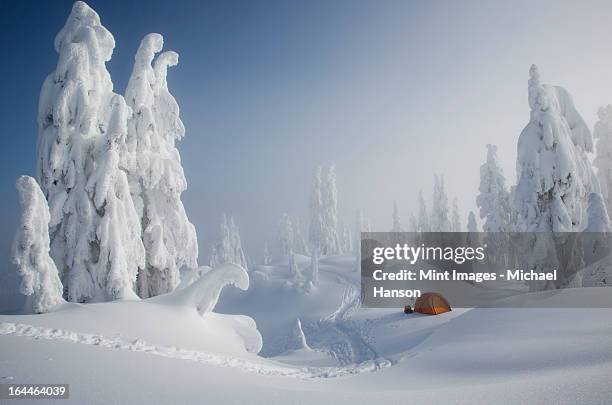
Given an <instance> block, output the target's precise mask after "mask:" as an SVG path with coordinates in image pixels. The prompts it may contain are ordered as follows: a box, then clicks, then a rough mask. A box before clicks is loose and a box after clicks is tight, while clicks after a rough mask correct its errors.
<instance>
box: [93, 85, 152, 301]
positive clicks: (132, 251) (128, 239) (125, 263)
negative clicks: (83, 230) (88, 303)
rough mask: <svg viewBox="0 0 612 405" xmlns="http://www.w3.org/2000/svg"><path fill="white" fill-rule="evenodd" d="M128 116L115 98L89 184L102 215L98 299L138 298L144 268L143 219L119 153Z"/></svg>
mask: <svg viewBox="0 0 612 405" xmlns="http://www.w3.org/2000/svg"><path fill="white" fill-rule="evenodd" d="M127 113H128V108H127V106H126V104H125V100H124V99H123V97H121V96H119V95H115V96H114V97H113V99H112V102H111V113H110V120H109V122H108V127H107V131H106V134H105V138H106V139H105V141H104V142H99V143H98V144H97V145H96V147H95V149H94V150H96V152H95V154H96V156H99V162H98V164H97V165H96V166H95V168H94V169H93V171H92V173H91V176H90V177H89V179H88V182H87V185H86V191H87V193H88V195H89V196H90V198H91V199H92V200H93V202H94V207H95V209H96V210H97V212H98V215H100V220H99V223H98V225H97V228H96V230H95V241H96V246H97V249H98V252H97V256H98V260H97V261H96V263H95V265H94V266H93V267H92V270H93V271H92V272H91V276H92V278H93V281H94V285H96V286H97V287H98V288H97V290H98V294H97V296H95V297H93V298H95V299H97V300H100V299H101V300H112V299H117V298H128V297H133V296H135V292H134V287H135V282H136V275H137V274H138V269H142V268H144V257H145V252H144V247H143V245H142V240H141V238H140V236H141V228H140V218H139V217H138V214H137V213H136V209H135V208H134V203H133V201H132V197H131V195H130V188H129V185H128V180H127V175H126V173H125V172H124V171H123V170H121V169H120V168H119V159H120V158H119V154H120V151H121V150H122V148H123V147H124V146H125V137H126V135H127ZM100 293H103V294H104V295H103V296H100Z"/></svg>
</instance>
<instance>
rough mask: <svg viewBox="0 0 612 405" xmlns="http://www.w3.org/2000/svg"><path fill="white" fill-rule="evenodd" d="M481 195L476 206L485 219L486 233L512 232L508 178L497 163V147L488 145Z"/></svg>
mask: <svg viewBox="0 0 612 405" xmlns="http://www.w3.org/2000/svg"><path fill="white" fill-rule="evenodd" d="M478 190H479V191H480V194H479V195H478V196H477V197H476V205H478V207H479V208H480V218H482V219H484V225H483V231H484V232H508V231H510V194H509V193H508V190H507V189H506V178H505V177H504V173H503V170H502V168H501V167H500V165H499V163H498V161H497V146H495V145H487V161H486V162H485V163H484V164H483V165H482V166H480V186H479V188H478Z"/></svg>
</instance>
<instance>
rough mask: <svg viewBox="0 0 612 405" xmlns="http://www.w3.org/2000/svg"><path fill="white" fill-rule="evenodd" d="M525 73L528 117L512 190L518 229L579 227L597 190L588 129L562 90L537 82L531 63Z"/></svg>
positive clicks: (538, 76)
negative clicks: (518, 223) (589, 197)
mask: <svg viewBox="0 0 612 405" xmlns="http://www.w3.org/2000/svg"><path fill="white" fill-rule="evenodd" d="M529 75H530V78H529V106H530V107H531V116H530V120H529V123H528V124H527V126H526V127H525V129H523V131H522V132H521V135H520V137H519V142H518V153H517V155H518V156H517V178H518V182H517V186H516V189H515V192H514V206H515V209H516V210H517V213H518V219H519V221H520V223H521V230H522V231H533V232H550V231H553V232H570V231H580V230H582V229H584V228H585V227H586V222H587V207H588V196H589V194H590V193H591V192H599V182H598V181H597V180H596V178H595V175H594V173H593V170H592V167H591V164H590V162H589V161H588V158H587V156H586V153H587V152H591V151H592V150H593V142H592V137H591V133H590V131H589V129H588V127H587V126H586V124H585V123H584V120H583V119H582V117H581V116H580V114H579V113H578V112H577V111H576V108H575V107H574V103H573V100H572V97H571V96H570V94H569V93H568V92H567V91H566V90H565V89H564V88H562V87H558V86H550V85H546V84H542V83H541V82H540V74H539V71H538V68H537V66H535V65H532V66H531V69H530V70H529Z"/></svg>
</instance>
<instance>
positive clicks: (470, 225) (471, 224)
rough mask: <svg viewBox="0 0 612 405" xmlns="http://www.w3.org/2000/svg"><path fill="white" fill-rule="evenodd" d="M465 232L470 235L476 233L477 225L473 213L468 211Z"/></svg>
mask: <svg viewBox="0 0 612 405" xmlns="http://www.w3.org/2000/svg"><path fill="white" fill-rule="evenodd" d="M467 231H468V232H471V233H475V232H478V224H477V223H476V215H475V214H474V211H470V213H469V214H468V222H467Z"/></svg>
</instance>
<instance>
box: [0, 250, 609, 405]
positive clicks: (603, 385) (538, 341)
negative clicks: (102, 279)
mask: <svg viewBox="0 0 612 405" xmlns="http://www.w3.org/2000/svg"><path fill="white" fill-rule="evenodd" d="M298 262H299V264H300V266H301V267H302V268H303V269H307V267H308V265H309V259H308V258H306V257H300V258H299V260H298ZM319 271H320V273H319V276H320V284H319V286H318V287H316V288H314V289H312V290H311V291H310V292H304V291H302V290H301V289H300V288H299V287H295V286H293V285H291V283H289V282H288V281H287V280H288V277H289V275H288V267H287V263H276V264H275V265H271V266H260V267H259V268H257V269H255V271H252V272H251V274H250V278H251V280H250V283H251V285H250V288H249V290H247V291H238V290H237V289H230V288H226V289H225V290H224V293H223V294H222V296H221V300H220V302H219V304H218V305H217V307H216V311H217V312H221V313H212V312H207V313H204V314H203V315H200V314H199V313H198V311H196V310H195V308H194V307H193V306H189V305H186V303H187V301H188V300H187V301H185V300H180V299H176V298H174V299H163V298H162V297H163V296H162V297H159V298H156V299H150V300H144V301H116V302H112V303H100V304H90V305H78V304H66V305H64V306H63V307H62V308H61V309H59V310H58V311H55V312H52V313H49V314H46V315H3V316H0V342H1V343H0V383H41V382H44V383H69V384H70V385H71V387H70V389H71V391H70V395H71V397H70V400H69V401H67V402H68V403H75V404H83V403H87V404H112V403H121V404H123V403H139V404H144V403H146V404H154V403H193V404H196V403H197V404H199V403H203V402H205V403H207V404H222V403H223V404H224V403H248V404H257V403H262V404H263V403H266V404H270V403H279V404H286V403H296V404H303V403H304V404H306V403H317V402H319V403H320V402H322V401H323V402H325V403H353V404H355V403H356V404H359V403H374V402H377V403H378V402H382V401H385V402H389V403H406V402H407V401H409V402H413V403H428V402H433V401H437V402H441V403H466V404H467V403H469V404H473V403H493V402H497V403H550V404H559V403H567V404H577V403H584V404H586V403H588V404H593V403H611V399H610V398H611V395H610V394H611V388H610V375H612V339H610V336H612V309H607V308H602V309H550V308H546V309H471V310H470V309H454V310H453V311H452V312H450V313H445V314H442V315H439V316H425V315H420V314H411V315H405V314H403V313H402V312H401V311H400V310H399V309H398V310H393V309H390V310H382V309H377V310H375V309H360V308H359V299H358V298H359V284H358V277H357V276H358V275H357V273H356V272H355V265H354V259H353V258H352V257H349V256H337V257H328V258H324V259H322V260H321V264H320V267H319ZM238 284H239V285H240V283H238ZM242 287H244V285H242ZM567 293H568V294H573V295H575V296H576V298H580V297H581V296H583V295H588V296H592V297H597V298H598V299H599V300H602V302H605V301H606V300H608V301H610V300H612V294H610V290H609V289H608V288H583V289H575V290H569V291H568V292H567ZM185 295H186V294H185V293H183V296H185ZM187 295H189V294H187ZM553 298H554V297H553ZM213 299H214V297H213ZM542 299H546V298H542ZM222 313H225V314H228V313H236V314H238V313H241V314H245V315H247V316H244V315H225V314H222ZM249 317H250V318H249ZM251 318H252V319H251ZM253 319H254V320H255V321H256V323H257V328H258V330H259V332H260V333H261V336H262V337H263V349H262V350H261V352H260V355H259V356H258V355H256V354H255V353H253V352H254V351H257V350H258V349H259V345H260V344H261V342H260V341H259V334H258V333H257V331H256V330H255V328H254V322H253ZM298 319H299V320H300V326H301V327H298V322H297V320H298Z"/></svg>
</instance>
